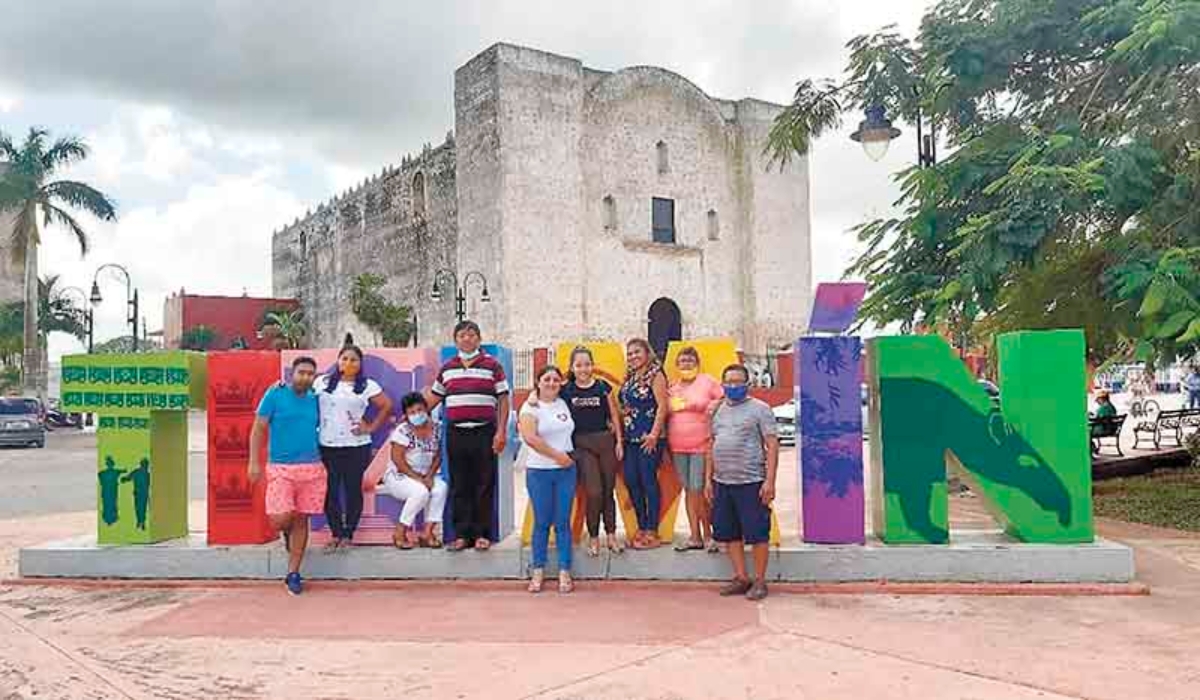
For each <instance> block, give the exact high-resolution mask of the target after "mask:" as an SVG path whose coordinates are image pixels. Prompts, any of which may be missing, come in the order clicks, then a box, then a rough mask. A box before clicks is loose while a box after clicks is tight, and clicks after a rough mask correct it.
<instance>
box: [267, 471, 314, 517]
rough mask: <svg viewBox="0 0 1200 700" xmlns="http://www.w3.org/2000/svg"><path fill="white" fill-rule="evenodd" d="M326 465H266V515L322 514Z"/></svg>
mask: <svg viewBox="0 0 1200 700" xmlns="http://www.w3.org/2000/svg"><path fill="white" fill-rule="evenodd" d="M325 484H326V475H325V465H324V464H321V463H320V462H312V463H310V464H274V463H272V464H268V465H267V515H283V514H285V513H305V514H308V515H319V514H320V513H324V512H325Z"/></svg>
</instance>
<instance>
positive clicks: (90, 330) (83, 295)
mask: <svg viewBox="0 0 1200 700" xmlns="http://www.w3.org/2000/svg"><path fill="white" fill-rule="evenodd" d="M67 292H75V293H76V294H78V295H79V298H80V299H83V306H82V307H80V308H82V309H83V325H84V327H85V328H86V329H87V351H88V354H89V355H90V354H91V353H92V350H93V344H94V343H93V337H94V333H95V329H96V315H95V312H93V311H92V308H91V303H90V300H89V299H88V295H87V292H84V291H83V290H82V289H80V288H79V287H63V288H62V290H61V291H60V292H59V296H61V295H63V294H65V293H67Z"/></svg>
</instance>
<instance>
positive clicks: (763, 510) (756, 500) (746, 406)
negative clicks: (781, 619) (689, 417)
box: [704, 365, 779, 600]
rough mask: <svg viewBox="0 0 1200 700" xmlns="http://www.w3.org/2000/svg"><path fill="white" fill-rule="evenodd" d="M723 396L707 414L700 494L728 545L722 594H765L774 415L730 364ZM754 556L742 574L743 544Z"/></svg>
mask: <svg viewBox="0 0 1200 700" xmlns="http://www.w3.org/2000/svg"><path fill="white" fill-rule="evenodd" d="M721 381H722V384H723V389H724V393H725V398H724V400H723V401H721V403H720V404H718V406H717V408H716V410H715V412H714V413H713V417H712V436H713V437H712V443H711V444H712V446H711V448H710V449H709V452H708V458H707V459H706V465H705V466H706V468H705V472H706V479H705V486H704V489H705V495H706V496H707V497H708V498H709V500H710V501H711V502H712V504H713V505H712V520H713V537H714V538H715V539H716V540H717V541H718V542H724V543H726V544H727V546H728V550H729V561H730V563H731V564H732V565H733V580H732V581H730V582H729V583H728V584H726V585H725V587H723V588H722V589H721V595H723V596H731V595H745V596H746V597H747V598H749V599H750V600H762V599H763V598H765V597H767V560H768V558H769V556H770V538H771V503H772V502H773V501H774V500H775V474H776V471H777V470H778V467H779V439H778V438H777V437H776V428H775V416H774V415H773V414H772V413H771V409H770V407H769V406H767V404H765V403H763V402H762V401H759V400H758V399H754V398H750V396H749V386H748V383H749V381H750V373H749V371H747V369H746V368H745V366H743V365H730V366H729V367H726V368H725V371H724V372H723V373H722V375H721ZM746 544H749V545H750V547H751V551H752V553H753V556H754V579H753V580H751V579H750V577H749V576H748V575H747V573H746V554H745V550H744V547H745V545H746Z"/></svg>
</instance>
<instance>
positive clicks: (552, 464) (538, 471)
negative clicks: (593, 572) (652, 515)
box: [517, 365, 579, 593]
mask: <svg viewBox="0 0 1200 700" xmlns="http://www.w3.org/2000/svg"><path fill="white" fill-rule="evenodd" d="M562 384H563V376H562V372H560V371H559V370H558V368H557V367H555V366H554V365H548V366H546V367H543V368H542V369H541V370H540V371H539V372H538V373H537V379H536V384H535V385H534V391H533V393H532V394H531V395H530V397H529V401H528V402H526V403H525V405H524V406H522V407H521V413H520V415H519V417H518V422H517V426H518V428H519V429H520V431H521V440H522V441H523V442H524V443H525V445H526V446H527V447H528V448H529V457H528V459H526V461H525V487H526V489H528V491H529V502H530V504H531V505H532V506H533V542H532V545H533V546H532V547H531V549H532V550H533V554H532V559H533V561H532V562H531V564H532V566H531V567H530V572H529V592H530V593H540V592H541V590H542V582H543V579H544V577H545V568H546V558H547V555H548V550H549V546H550V528H551V527H553V528H554V541H555V545H554V546H555V549H557V550H558V592H559V593H570V592H571V591H573V590H574V589H575V583H574V582H573V581H572V580H571V549H572V542H573V538H572V534H571V504H572V503H573V502H574V501H575V484H576V481H577V480H578V478H579V477H578V475H577V472H576V469H575V459H574V457H573V456H572V454H571V453H572V452H573V451H574V449H575V447H574V443H572V442H571V434H572V433H573V432H575V421H574V420H573V419H572V418H571V409H570V408H568V407H567V403H566V402H565V401H563V400H562V397H561V396H560V395H559V394H560V393H561V390H562Z"/></svg>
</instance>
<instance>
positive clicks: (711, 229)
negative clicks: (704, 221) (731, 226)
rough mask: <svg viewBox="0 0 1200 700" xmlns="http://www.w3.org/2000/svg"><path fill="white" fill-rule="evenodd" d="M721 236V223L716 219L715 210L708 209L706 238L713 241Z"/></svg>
mask: <svg viewBox="0 0 1200 700" xmlns="http://www.w3.org/2000/svg"><path fill="white" fill-rule="evenodd" d="M720 237H721V224H720V222H719V221H718V220H717V210H716V209H709V210H708V240H710V241H715V240H717V239H718V238H720Z"/></svg>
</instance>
